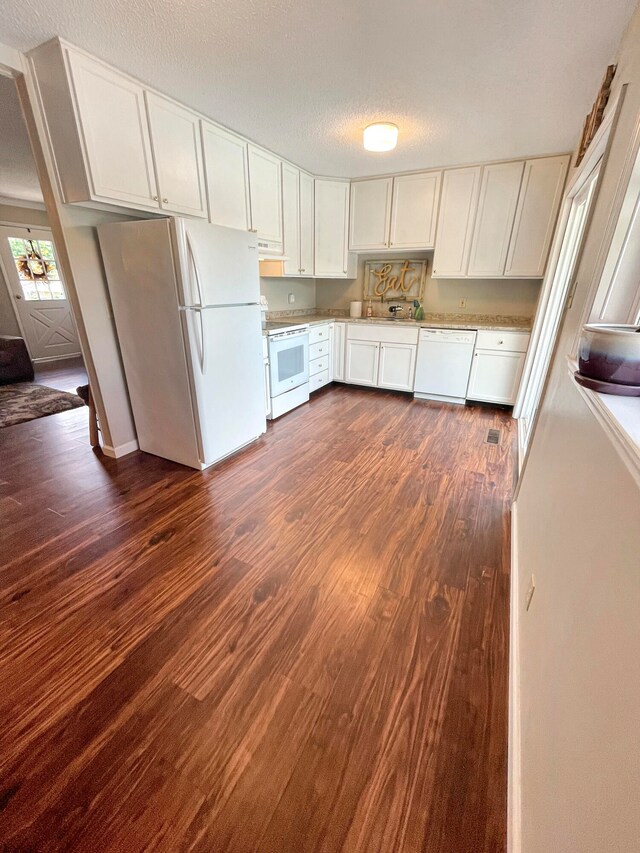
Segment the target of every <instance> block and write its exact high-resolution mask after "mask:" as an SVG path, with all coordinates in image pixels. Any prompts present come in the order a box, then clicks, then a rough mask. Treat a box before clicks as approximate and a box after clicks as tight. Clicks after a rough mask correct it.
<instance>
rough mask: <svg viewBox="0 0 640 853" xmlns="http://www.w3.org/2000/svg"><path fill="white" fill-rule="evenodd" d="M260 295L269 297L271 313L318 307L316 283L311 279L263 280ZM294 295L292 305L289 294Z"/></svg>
mask: <svg viewBox="0 0 640 853" xmlns="http://www.w3.org/2000/svg"><path fill="white" fill-rule="evenodd" d="M260 293H262V295H263V296H266V297H267V302H268V303H269V311H288V310H294V311H297V310H299V309H301V308H308V309H313V308H315V307H316V283H315V281H314V279H312V278H311V279H309V278H304V279H300V278H264V277H263V278H261V279H260ZM289 293H293V295H294V297H295V302H294V303H293V305H290V304H289V302H288V299H287V297H288V294H289Z"/></svg>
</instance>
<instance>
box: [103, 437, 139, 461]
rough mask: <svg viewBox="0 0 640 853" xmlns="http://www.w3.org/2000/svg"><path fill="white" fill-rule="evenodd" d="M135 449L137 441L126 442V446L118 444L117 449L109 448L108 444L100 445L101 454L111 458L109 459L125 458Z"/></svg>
mask: <svg viewBox="0 0 640 853" xmlns="http://www.w3.org/2000/svg"><path fill="white" fill-rule="evenodd" d="M137 449H138V442H137V441H128V442H127V443H126V444H119V445H118V446H117V447H111V446H110V445H109V444H103V445H102V452H103V453H104V455H105V456H109V457H111V459H120V457H122V456H126V455H127V454H128V453H133V452H134V450H137Z"/></svg>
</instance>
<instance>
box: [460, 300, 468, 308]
mask: <svg viewBox="0 0 640 853" xmlns="http://www.w3.org/2000/svg"><path fill="white" fill-rule="evenodd" d="M466 307H467V300H466V299H461V300H460V302H458V308H466Z"/></svg>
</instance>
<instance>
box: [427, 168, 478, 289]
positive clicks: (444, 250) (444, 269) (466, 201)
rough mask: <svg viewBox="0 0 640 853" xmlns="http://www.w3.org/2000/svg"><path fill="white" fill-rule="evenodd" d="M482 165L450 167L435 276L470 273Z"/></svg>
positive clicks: (444, 188) (444, 185) (446, 175)
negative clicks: (472, 239) (468, 271)
mask: <svg viewBox="0 0 640 853" xmlns="http://www.w3.org/2000/svg"><path fill="white" fill-rule="evenodd" d="M480 172H481V167H480V166H474V167H472V168H466V169H447V170H446V171H445V172H444V177H443V179H442V196H441V198H440V212H439V215H438V232H437V236H436V250H435V253H434V257H433V275H434V276H435V277H437V276H449V277H451V278H460V277H461V276H464V275H466V272H467V266H468V263H469V253H470V251H471V238H472V234H473V223H474V217H475V212H476V206H477V201H478V190H479V187H480Z"/></svg>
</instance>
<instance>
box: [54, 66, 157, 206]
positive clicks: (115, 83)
mask: <svg viewBox="0 0 640 853" xmlns="http://www.w3.org/2000/svg"><path fill="white" fill-rule="evenodd" d="M68 57H69V68H70V72H71V79H72V82H73V89H74V93H75V99H76V104H77V110H78V112H79V114H80V124H81V126H82V136H83V139H84V143H85V150H86V157H87V161H88V163H87V165H88V170H89V176H90V179H91V184H92V191H93V193H94V194H95V195H96V196H101V197H103V198H106V199H113V200H116V201H117V200H120V201H124V202H127V203H128V204H132V205H135V206H137V207H149V208H154V207H155V208H157V207H158V206H159V203H160V202H159V199H158V190H157V187H156V179H155V175H154V171H153V159H152V155H151V140H150V136H149V127H148V124H147V113H146V109H145V102H144V90H143V88H142V86H140V85H139V84H138V83H136V82H135V80H131V79H130V78H128V77H125V76H124V75H123V74H120V73H119V72H117V71H114V70H113V69H111V68H108V67H107V66H106V65H103V64H102V63H101V62H97V61H96V60H93V59H91V58H90V57H88V56H85V55H84V54H81V53H75V52H74V51H69V52H68Z"/></svg>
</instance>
